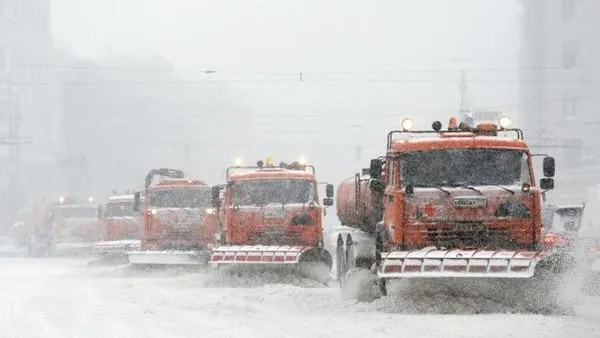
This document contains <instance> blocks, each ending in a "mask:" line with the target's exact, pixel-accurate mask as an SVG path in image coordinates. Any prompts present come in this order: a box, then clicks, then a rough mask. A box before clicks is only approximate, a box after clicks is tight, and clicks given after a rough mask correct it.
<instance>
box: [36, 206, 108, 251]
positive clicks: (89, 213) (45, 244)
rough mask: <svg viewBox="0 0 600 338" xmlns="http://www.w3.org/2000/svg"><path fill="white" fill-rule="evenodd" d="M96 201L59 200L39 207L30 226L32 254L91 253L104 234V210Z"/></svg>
mask: <svg viewBox="0 0 600 338" xmlns="http://www.w3.org/2000/svg"><path fill="white" fill-rule="evenodd" d="M93 202H94V199H93V198H91V197H90V198H88V203H78V202H77V201H76V200H74V199H71V198H65V197H60V198H59V199H58V201H53V202H50V203H48V204H44V205H40V206H36V207H35V208H34V210H33V211H32V216H31V219H30V220H29V222H28V224H27V225H28V226H27V233H28V237H29V241H28V247H29V248H28V249H29V255H30V256H44V255H57V254H92V252H93V246H94V243H95V242H96V241H98V240H100V239H102V236H103V233H104V225H103V223H102V220H101V219H100V213H101V207H100V206H99V205H96V204H94V203H93Z"/></svg>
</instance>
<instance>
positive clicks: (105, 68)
mask: <svg viewBox="0 0 600 338" xmlns="http://www.w3.org/2000/svg"><path fill="white" fill-rule="evenodd" d="M0 67H19V68H45V69H62V70H91V71H114V72H157V73H179V74H181V73H191V74H224V75H270V76H298V75H300V74H302V75H391V74H406V73H434V74H437V73H457V74H460V73H461V72H462V71H466V72H469V73H474V72H511V71H512V72H522V71H551V70H555V71H562V70H565V69H564V68H563V67H559V66H544V67H489V68H445V69H444V68H420V69H419V68H417V69H387V70H358V71H354V70H352V71H349V70H348V71H344V70H342V71H303V70H296V71H274V72H273V71H254V70H227V69H223V70H219V69H212V68H205V69H192V68H151V67H114V66H84V65H56V64H54V65H53V64H0ZM594 69H597V68H595V67H588V68H577V69H575V70H594Z"/></svg>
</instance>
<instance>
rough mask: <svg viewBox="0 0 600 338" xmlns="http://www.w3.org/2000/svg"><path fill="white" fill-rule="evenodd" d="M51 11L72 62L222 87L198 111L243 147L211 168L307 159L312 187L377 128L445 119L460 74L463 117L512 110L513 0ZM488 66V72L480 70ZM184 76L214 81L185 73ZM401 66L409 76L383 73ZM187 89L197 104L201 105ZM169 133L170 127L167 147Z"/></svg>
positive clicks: (360, 160)
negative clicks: (159, 72)
mask: <svg viewBox="0 0 600 338" xmlns="http://www.w3.org/2000/svg"><path fill="white" fill-rule="evenodd" d="M52 4H53V11H52V14H53V17H52V22H53V24H52V26H53V30H54V33H55V36H56V38H57V39H58V40H59V41H60V42H62V43H63V45H68V46H70V47H69V48H70V50H72V51H73V52H74V53H76V54H77V55H81V56H91V57H99V58H102V57H105V56H107V55H115V56H138V57H143V56H163V57H165V58H167V59H168V60H169V61H171V62H172V63H173V64H174V67H175V68H177V69H180V70H184V72H182V73H181V76H187V77H191V78H192V79H197V80H199V81H203V80H205V79H211V81H212V80H214V79H216V80H224V81H227V82H226V83H225V86H226V88H228V89H227V90H226V91H227V95H225V96H224V98H225V99H224V100H223V102H216V101H215V102H212V103H210V105H211V106H212V107H211V108H207V109H204V110H202V109H198V112H199V114H209V115H208V116H209V118H207V119H205V121H206V122H207V123H211V121H212V120H211V118H210V116H215V114H221V115H222V114H226V113H227V114H230V115H228V116H240V117H241V116H244V118H239V119H236V118H232V119H230V121H228V124H227V125H226V126H224V127H223V128H224V129H231V128H230V127H232V128H233V127H238V128H241V129H242V130H244V135H242V136H243V137H244V138H245V140H246V141H244V138H239V137H235V135H234V136H233V137H232V139H231V143H232V144H239V143H245V144H247V145H246V146H245V147H236V146H231V145H229V147H228V148H224V149H222V150H221V149H219V150H216V149H215V150H216V151H217V155H215V156H219V159H218V161H220V162H219V164H216V167H218V168H222V167H224V166H226V165H227V164H228V163H232V162H231V161H233V159H234V158H235V157H237V156H242V157H244V158H246V159H250V160H251V161H252V163H253V162H254V161H255V160H254V159H255V158H259V156H260V157H263V156H268V155H272V156H274V157H275V158H280V159H285V160H289V157H290V156H292V155H291V154H293V156H295V155H296V154H298V155H300V154H303V155H305V156H307V158H308V159H309V160H310V161H314V162H315V163H318V166H319V173H320V175H322V176H321V177H323V179H324V180H330V181H331V182H338V181H339V180H340V179H341V178H342V177H345V176H347V175H350V174H352V173H353V172H354V170H357V169H359V168H361V167H362V166H364V165H365V163H368V159H369V158H370V157H372V156H377V155H378V154H380V153H381V151H382V150H383V149H382V148H383V147H384V146H385V144H384V140H385V135H386V134H387V131H389V130H390V129H396V128H399V126H400V121H401V119H402V118H403V117H405V116H413V117H414V118H415V119H416V121H415V124H416V126H417V127H419V128H430V125H431V122H432V121H433V120H434V119H440V120H442V121H444V122H446V121H447V119H448V118H449V117H450V116H452V115H455V116H456V115H457V113H458V110H459V108H460V94H459V93H460V92H459V84H460V69H465V70H466V71H467V79H468V85H469V87H468V95H467V103H468V104H469V107H470V108H482V107H484V108H488V107H491V108H492V109H494V110H496V109H500V110H505V111H507V112H508V113H510V114H511V115H514V114H513V113H515V109H516V108H517V103H518V97H517V90H518V73H517V72H516V70H515V68H516V67H518V53H519V36H518V33H519V24H520V22H519V20H520V18H519V13H520V7H519V2H518V1H517V0H419V1H407V0H377V1H356V0H327V1H323V0H296V1H291V0H262V1H259V0H219V1H215V0H211V1H207V0H52ZM490 68H492V69H496V71H481V70H482V69H483V70H485V69H490ZM498 68H499V69H501V70H502V69H507V70H508V71H497V69H498ZM192 69H211V70H216V71H217V73H215V74H198V73H194V72H187V73H186V72H185V70H192ZM403 70H419V71H416V72H399V73H398V72H396V73H394V72H392V71H403ZM432 70H437V71H435V72H431V71H432ZM439 70H444V71H442V72H439ZM448 70H452V71H450V72H449V71H448ZM511 70H512V71H511ZM227 72H230V73H229V74H227ZM236 72H237V73H236ZM244 72H270V73H273V72H284V73H288V72H289V73H296V74H258V75H257V74H244ZM300 72H317V73H323V72H338V73H343V74H305V75H304V78H303V79H304V81H303V82H299V80H298V78H299V76H298V73H300ZM353 72H354V73H353ZM356 72H367V73H368V74H357V73H356ZM378 72H379V73H378ZM257 79H258V80H257ZM210 85H211V84H208V85H207V86H210ZM213 88H216V87H213ZM198 93H199V95H198V97H199V98H201V100H204V101H206V100H210V99H211V98H214V97H213V96H214V95H209V96H210V97H208V98H207V97H206V95H204V96H203V95H202V93H203V92H202V90H201V89H200V90H199V91H198ZM164 99H168V98H164ZM207 110H208V112H207ZM515 118H516V116H515ZM179 123H180V124H181V125H186V123H188V122H184V123H181V122H179ZM188 124H189V125H193V123H192V122H189V123H188ZM165 132H166V130H165ZM186 132H187V131H186ZM189 133H190V135H192V134H194V129H193V128H192V130H191V131H189ZM182 135H184V131H178V132H177V133H175V134H174V135H173V136H172V138H173V139H178V138H181V137H183V136H182ZM169 137H171V136H169ZM191 137H192V136H190V140H192V138H191ZM274 138H275V140H276V141H275V142H274V141H273V140H274ZM190 142H191V143H192V144H195V143H194V142H193V141H190ZM248 142H252V143H251V144H250V143H248ZM223 146H224V147H227V146H228V145H223ZM177 151H179V150H178V149H177V150H174V152H177ZM333 153H335V154H337V155H336V156H332V154H333ZM213 157H214V156H213ZM165 161H166V160H165ZM165 163H168V162H165ZM201 165H202V163H200V162H198V166H199V168H200V169H205V168H204V167H201ZM200 169H199V170H200Z"/></svg>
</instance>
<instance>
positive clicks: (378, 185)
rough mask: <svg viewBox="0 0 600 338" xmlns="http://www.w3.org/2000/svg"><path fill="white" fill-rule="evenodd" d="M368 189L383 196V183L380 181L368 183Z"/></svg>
mask: <svg viewBox="0 0 600 338" xmlns="http://www.w3.org/2000/svg"><path fill="white" fill-rule="evenodd" d="M369 188H371V191H372V192H374V193H376V194H383V192H384V191H385V183H383V182H382V181H377V180H371V182H369Z"/></svg>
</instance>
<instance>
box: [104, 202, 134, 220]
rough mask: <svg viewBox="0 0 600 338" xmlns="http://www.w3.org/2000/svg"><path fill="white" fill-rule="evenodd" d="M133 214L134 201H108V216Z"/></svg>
mask: <svg viewBox="0 0 600 338" xmlns="http://www.w3.org/2000/svg"><path fill="white" fill-rule="evenodd" d="M128 216H133V202H120V203H108V205H107V206H106V217H128Z"/></svg>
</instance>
